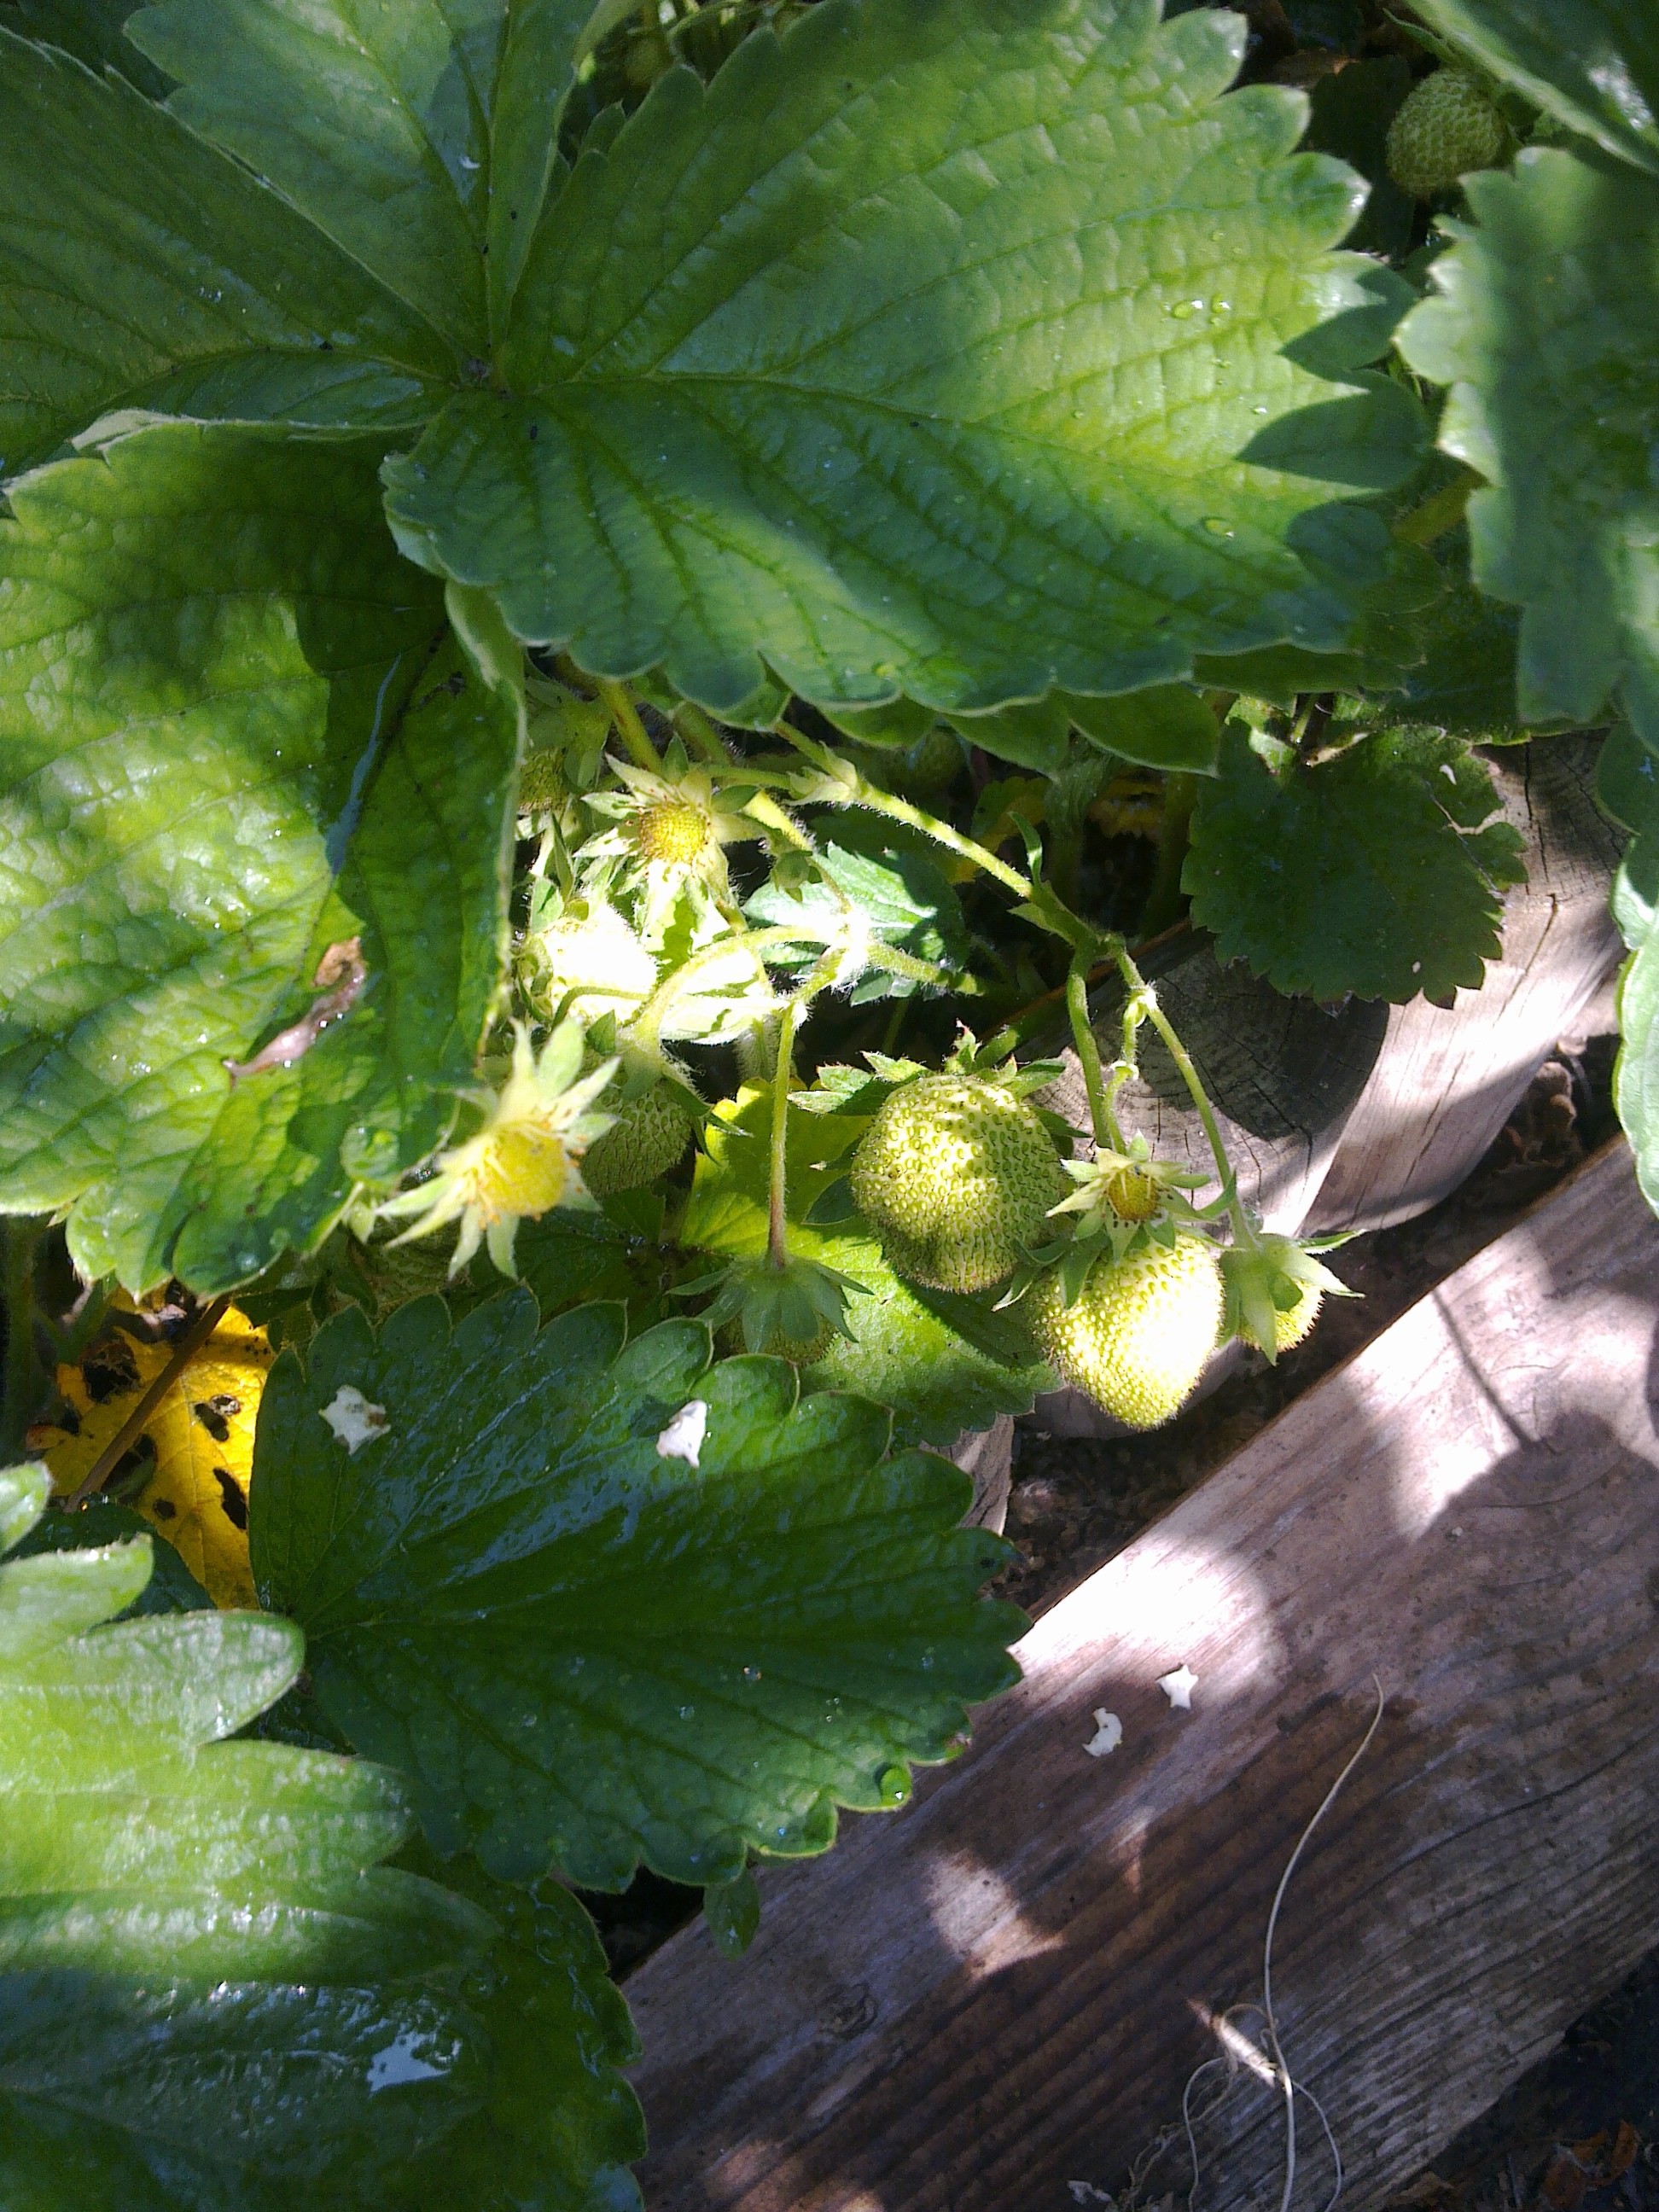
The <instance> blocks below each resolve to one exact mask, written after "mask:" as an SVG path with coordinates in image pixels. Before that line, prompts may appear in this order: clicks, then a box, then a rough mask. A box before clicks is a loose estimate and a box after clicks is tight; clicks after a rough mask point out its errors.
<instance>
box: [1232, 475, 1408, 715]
mask: <svg viewBox="0 0 1659 2212" xmlns="http://www.w3.org/2000/svg"><path fill="white" fill-rule="evenodd" d="M1377 519H1378V518H1377V516H1376V513H1374V512H1372V511H1371V510H1370V509H1369V508H1364V507H1358V508H1353V509H1351V510H1350V511H1349V522H1350V529H1351V538H1350V547H1349V550H1350V552H1351V554H1352V556H1353V557H1354V559H1355V562H1356V565H1361V564H1363V562H1364V557H1365V555H1364V547H1365V543H1366V540H1365V538H1364V535H1363V533H1364V531H1365V530H1367V529H1368V528H1369V527H1370V526H1372V525H1375V524H1376V521H1377ZM1341 556H1342V546H1341V542H1340V540H1339V539H1338V538H1336V536H1335V535H1334V533H1333V536H1332V539H1331V543H1330V545H1329V546H1328V557H1329V558H1330V559H1331V560H1332V561H1333V562H1334V563H1335V564H1336V566H1337V567H1338V568H1340V565H1341ZM1441 589H1442V580H1441V576H1440V572H1439V570H1438V569H1437V567H1436V565H1435V562H1434V557H1433V556H1432V555H1431V554H1430V553H1427V552H1425V550H1424V549H1423V548H1422V547H1421V546H1420V545H1413V544H1407V542H1406V541H1405V540H1404V539H1402V538H1398V537H1391V538H1389V542H1388V547H1387V550H1386V553H1385V554H1384V556H1383V565H1382V568H1381V569H1380V572H1379V573H1378V574H1376V575H1375V576H1374V577H1373V579H1372V580H1370V582H1368V583H1367V584H1366V585H1365V586H1364V588H1363V589H1362V590H1361V592H1359V595H1358V597H1359V603H1360V617H1359V621H1358V625H1357V627H1356V629H1355V631H1354V635H1353V641H1352V646H1351V647H1350V648H1349V649H1348V650H1346V651H1344V652H1339V653H1311V652H1310V651H1308V650H1307V648H1306V647H1304V646H1300V645H1267V646H1261V647H1258V648H1257V649H1256V650H1255V652H1253V653H1229V654H1225V655H1222V654H1211V653H1206V654H1204V655H1202V656H1201V657H1200V659H1198V661H1197V662H1196V664H1195V667H1194V673H1195V675H1196V678H1197V680H1198V682H1199V683H1200V684H1203V685H1204V686H1205V687H1206V688H1213V689H1214V690H1220V691H1243V692H1245V693H1248V694H1249V696H1251V697H1253V698H1258V699H1272V700H1274V701H1277V702H1279V704H1280V705H1282V706H1289V705H1290V704H1291V702H1292V701H1293V700H1295V699H1296V698H1297V696H1301V695H1303V694H1305V693H1315V694H1317V693H1319V692H1324V691H1397V690H1400V688H1401V685H1402V684H1403V683H1404V682H1405V680H1406V671H1407V670H1408V669H1410V668H1411V667H1413V665H1415V664H1416V663H1417V662H1418V661H1419V660H1420V659H1422V657H1423V653H1424V649H1425V631H1426V628H1427V625H1428V623H1431V621H1432V619H1433V617H1432V612H1431V610H1432V609H1433V607H1434V605H1435V603H1436V601H1437V599H1438V598H1439V596H1440V592H1441Z"/></svg>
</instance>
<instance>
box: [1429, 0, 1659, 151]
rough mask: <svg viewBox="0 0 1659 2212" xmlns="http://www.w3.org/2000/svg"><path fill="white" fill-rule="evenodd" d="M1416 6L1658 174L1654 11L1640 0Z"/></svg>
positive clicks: (1568, 119) (1513, 81)
mask: <svg viewBox="0 0 1659 2212" xmlns="http://www.w3.org/2000/svg"><path fill="white" fill-rule="evenodd" d="M1418 13H1419V15H1421V16H1422V17H1423V18H1424V20H1425V21H1426V22H1428V23H1429V24H1430V25H1431V26H1432V27H1433V28H1434V29H1435V30H1437V31H1438V32H1439V33H1441V35H1442V36H1443V38H1446V39H1448V40H1450V41H1451V43H1452V44H1453V45H1454V46H1456V47H1459V48H1460V49H1461V50H1462V52H1464V53H1466V54H1468V55H1469V56H1470V57H1471V58H1473V59H1474V61H1475V62H1477V63H1478V64H1480V67H1481V68H1482V69H1484V70H1487V71H1488V72H1489V73H1490V74H1491V75H1492V76H1494V77H1496V78H1497V79H1498V82H1500V83H1503V84H1508V85H1512V86H1513V87H1514V88H1516V91H1518V92H1520V93H1522V94H1524V95H1525V97H1526V98H1527V99H1528V100H1530V101H1532V103H1533V104H1534V106H1538V107H1541V108H1542V109H1543V110H1544V111H1545V112H1546V114H1548V115H1553V116H1554V117H1555V118H1556V119H1557V121H1558V122H1560V123H1564V124H1565V125H1566V126H1567V128H1568V129H1569V130H1570V131H1582V132H1583V134H1584V135H1585V137H1589V138H1593V139H1594V140H1595V142H1596V143H1597V144H1598V145H1601V146H1602V147H1605V149H1607V152H1608V153H1610V154H1616V155H1619V156H1620V158H1621V159H1622V160H1624V161H1634V162H1635V163H1636V164H1637V165H1638V167H1641V168H1644V169H1650V170H1653V171H1656V172H1659V121H1656V118H1659V18H1656V16H1655V15H1654V13H1653V10H1652V9H1651V8H1650V7H1647V6H1645V5H1644V4H1642V3H1641V0H1636V4H1632V0H1422V5H1421V6H1420V7H1419V9H1418Z"/></svg>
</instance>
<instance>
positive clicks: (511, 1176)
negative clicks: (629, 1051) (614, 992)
mask: <svg viewBox="0 0 1659 2212" xmlns="http://www.w3.org/2000/svg"><path fill="white" fill-rule="evenodd" d="M582 1049H583V1033H582V1030H581V1028H580V1024H577V1023H575V1022H561V1023H560V1024H559V1026H558V1027H557V1029H556V1030H554V1031H553V1034H552V1035H551V1036H550V1037H549V1038H548V1040H547V1042H546V1043H545V1044H544V1046H543V1047H542V1049H541V1051H540V1053H539V1054H537V1053H536V1052H535V1051H533V1050H532V1046H531V1042H530V1032H529V1031H528V1030H526V1028H525V1026H524V1024H522V1023H521V1022H515V1023H514V1024H513V1060H512V1064H511V1066H510V1067H509V1069H508V1072H507V1080H506V1082H505V1083H504V1084H503V1085H502V1086H501V1090H500V1091H485V1090H478V1091H467V1092H464V1093H463V1094H462V1095H463V1096H464V1097H465V1098H466V1099H467V1100H468V1101H469V1102H470V1103H471V1104H473V1105H474V1106H476V1107H477V1108H478V1109H479V1110H480V1111H481V1112H482V1113H483V1117H484V1118H483V1125H482V1126H481V1127H479V1128H478V1129H477V1130H476V1131H475V1132H474V1133H473V1134H472V1135H471V1136H470V1137H468V1138H467V1139H465V1141H464V1142H463V1143H461V1144H459V1145H456V1146H452V1147H451V1149H450V1150H449V1151H447V1152H440V1153H439V1155H438V1158H437V1160H436V1163H435V1168H434V1172H433V1173H432V1175H431V1176H429V1177H428V1180H427V1181H426V1182H422V1183H420V1184H417V1185H416V1188H414V1189H413V1190H406V1191H404V1192H402V1193H400V1194H399V1195H398V1197H396V1198H393V1199H390V1200H387V1202H386V1204H385V1205H384V1206H381V1207H380V1209H379V1211H380V1214H381V1215H382V1216H384V1217H386V1218H391V1219H394V1220H395V1219H398V1218H401V1217H402V1216H404V1215H406V1214H409V1215H414V1216H415V1217H416V1218H415V1219H414V1221H413V1223H412V1225H411V1226H410V1228H408V1229H406V1230H405V1231H404V1233H403V1235H402V1236H401V1237H396V1238H394V1239H393V1242H394V1243H398V1244H407V1243H409V1242H410V1239H411V1238H413V1237H428V1236H430V1235H431V1234H432V1232H433V1231H435V1230H437V1229H441V1228H443V1227H444V1226H445V1225H447V1223H449V1222H452V1221H456V1220H459V1223H460V1225H461V1229H460V1235H459V1237H458V1238H457V1240H456V1244H455V1253H454V1257H453V1259H452V1260H451V1261H450V1263H449V1272H450V1273H451V1275H455V1274H457V1273H459V1271H460V1270H461V1269H462V1268H463V1267H465V1265H466V1263H467V1261H469V1260H470V1259H471V1257H472V1255H473V1254H474V1253H475V1252H476V1251H477V1249H478V1247H479V1245H480V1244H486V1245H487V1246H488V1248H489V1256H490V1259H491V1260H492V1261H494V1263H495V1266H496V1267H498V1268H499V1269H500V1270H501V1273H502V1274H504V1275H512V1274H515V1273H517V1269H516V1267H515V1266H514V1264H513V1243H514V1240H515V1238H516V1237H517V1235H518V1230H519V1224H520V1221H523V1220H532V1221H533V1220H535V1219H536V1218H538V1216H539V1215H541V1214H544V1213H545V1212H547V1211H548V1210H549V1208H550V1207H551V1206H557V1205H558V1204H559V1203H560V1202H561V1200H564V1201H566V1202H568V1200H569V1199H570V1198H571V1197H573V1196H574V1197H578V1198H585V1197H586V1191H585V1190H584V1189H583V1188H582V1183H581V1177H580V1171H579V1169H578V1166H577V1163H578V1162H579V1161H580V1158H581V1156H582V1154H583V1152H585V1151H586V1148H587V1146H589V1145H590V1144H591V1143H592V1140H593V1139H594V1138H595V1137H597V1136H599V1135H600V1134H601V1133H603V1132H604V1131H605V1129H606V1128H607V1127H609V1126H610V1122H611V1115H608V1114H603V1113H597V1112H594V1111H593V1110H592V1108H593V1104H594V1101H595V1100H596V1099H597V1098H598V1097H599V1095H600V1094H601V1092H602V1091H604V1090H605V1086H606V1085H607V1084H608V1083H609V1082H610V1080H611V1077H612V1076H613V1075H614V1074H615V1073H616V1072H617V1062H616V1060H614V1059H613V1060H604V1061H602V1062H601V1063H600V1065H599V1066H598V1067H596V1068H593V1069H592V1071H591V1072H590V1073H587V1074H586V1075H584V1074H583V1073H581V1066H582Z"/></svg>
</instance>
